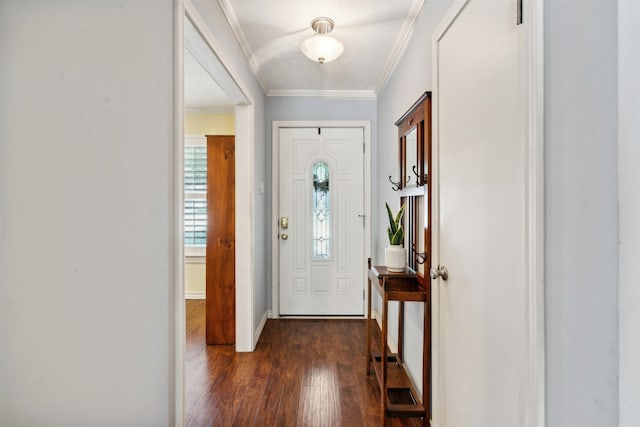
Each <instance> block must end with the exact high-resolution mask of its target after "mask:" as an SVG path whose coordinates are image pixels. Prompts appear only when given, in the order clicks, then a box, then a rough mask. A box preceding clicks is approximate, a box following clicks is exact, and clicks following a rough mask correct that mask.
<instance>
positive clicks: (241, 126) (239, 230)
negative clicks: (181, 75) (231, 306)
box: [235, 105, 256, 352]
mask: <svg viewBox="0 0 640 427" xmlns="http://www.w3.org/2000/svg"><path fill="white" fill-rule="evenodd" d="M235 119H236V165H238V167H236V182H235V187H236V188H235V191H236V351H239V352H246V351H253V349H254V348H255V345H256V341H255V340H254V331H255V328H254V315H253V310H254V306H255V302H254V291H255V283H256V280H255V268H254V266H255V245H254V236H255V225H254V221H253V218H255V212H254V211H255V204H254V202H253V201H254V197H255V195H254V191H255V189H254V185H253V183H254V173H255V167H254V150H253V145H252V144H250V142H253V141H254V139H255V135H254V133H255V123H254V108H253V105H237V106H236V115H235Z"/></svg>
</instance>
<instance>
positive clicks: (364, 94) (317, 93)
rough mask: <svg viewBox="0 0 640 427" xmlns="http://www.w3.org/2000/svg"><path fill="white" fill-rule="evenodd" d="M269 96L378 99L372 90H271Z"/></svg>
mask: <svg viewBox="0 0 640 427" xmlns="http://www.w3.org/2000/svg"><path fill="white" fill-rule="evenodd" d="M267 96H307V97H318V98H342V99H376V92H374V91H372V90H270V91H269V92H268V93H267Z"/></svg>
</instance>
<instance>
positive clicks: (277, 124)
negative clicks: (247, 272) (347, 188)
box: [269, 120, 371, 319]
mask: <svg viewBox="0 0 640 427" xmlns="http://www.w3.org/2000/svg"><path fill="white" fill-rule="evenodd" d="M281 128H362V130H363V134H364V215H365V228H364V251H363V254H364V259H363V262H362V279H363V282H362V286H363V289H364V290H365V292H366V289H367V287H366V280H367V271H366V270H367V265H366V262H365V260H366V259H367V258H369V257H370V256H371V122H370V121H340V120H331V121H274V122H273V124H272V136H271V141H272V152H271V164H272V165H273V166H272V173H271V188H272V189H273V190H272V195H271V219H272V221H271V222H272V224H270V227H271V254H272V258H271V313H269V317H271V318H274V319H276V318H278V317H280V299H279V295H280V244H279V240H278V227H277V221H278V218H279V206H280V129H281ZM368 298H369V295H365V299H364V300H363V306H362V307H363V313H365V314H364V315H363V317H364V316H366V311H365V310H364V307H366V303H367V300H368ZM287 317H291V316H287ZM296 317H299V316H296ZM314 318H318V316H314ZM331 318H332V319H335V318H339V316H338V317H336V316H331ZM349 318H353V316H349Z"/></svg>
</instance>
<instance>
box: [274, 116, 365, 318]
mask: <svg viewBox="0 0 640 427" xmlns="http://www.w3.org/2000/svg"><path fill="white" fill-rule="evenodd" d="M363 137H364V136H363V129H362V128H322V129H320V128H281V129H280V131H279V145H280V158H279V163H280V171H279V172H280V202H279V215H280V217H279V226H280V230H279V245H280V248H279V249H280V257H279V259H280V266H279V269H280V280H279V282H280V287H279V293H280V301H279V306H280V315H283V316H286V315H362V314H363V313H364V267H365V262H364V216H363V214H364V177H363V167H364V155H363ZM285 218H286V219H285ZM283 220H284V222H285V223H286V224H285V223H283ZM285 227H286V228H285Z"/></svg>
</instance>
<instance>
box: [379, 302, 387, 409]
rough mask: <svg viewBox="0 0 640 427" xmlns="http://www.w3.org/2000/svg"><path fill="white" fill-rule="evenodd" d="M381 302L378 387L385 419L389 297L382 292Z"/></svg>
mask: <svg viewBox="0 0 640 427" xmlns="http://www.w3.org/2000/svg"><path fill="white" fill-rule="evenodd" d="M382 299H383V301H382V330H381V331H380V335H382V343H381V346H382V347H381V349H380V357H381V358H382V359H381V362H382V384H381V386H380V394H381V395H382V396H381V399H380V401H381V405H382V416H383V418H386V414H387V323H388V322H387V316H388V314H389V313H388V311H389V296H388V295H387V293H386V292H383V298H382Z"/></svg>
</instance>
